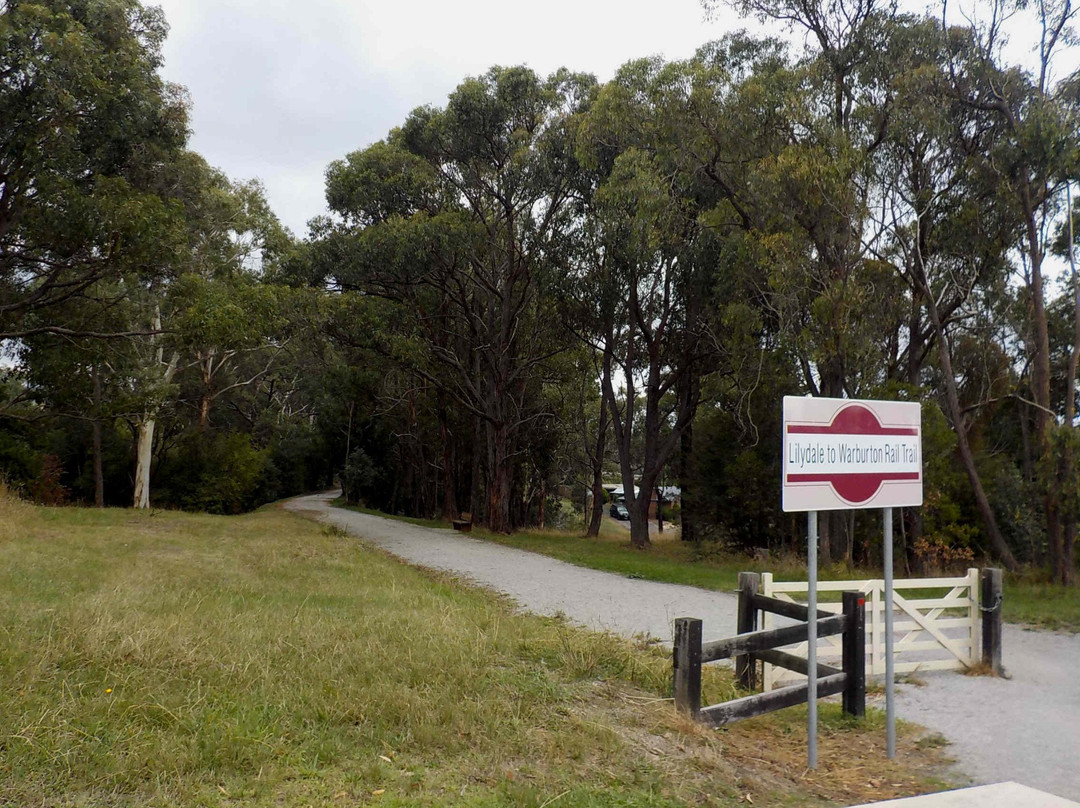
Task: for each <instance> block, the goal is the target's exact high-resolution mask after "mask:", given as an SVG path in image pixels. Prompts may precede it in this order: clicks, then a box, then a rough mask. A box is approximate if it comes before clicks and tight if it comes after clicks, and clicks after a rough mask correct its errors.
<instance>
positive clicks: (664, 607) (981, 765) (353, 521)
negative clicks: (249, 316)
mask: <svg viewBox="0 0 1080 808" xmlns="http://www.w3.org/2000/svg"><path fill="white" fill-rule="evenodd" d="M334 496H336V494H317V495H314V496H308V497H300V498H297V499H294V500H289V501H288V502H287V503H285V507H286V508H288V509H289V510H292V511H298V512H304V511H308V512H312V513H313V515H315V516H317V518H319V519H321V520H322V521H324V522H328V523H330V524H334V525H337V526H338V527H340V528H343V529H345V530H348V531H349V532H351V533H354V534H355V535H357V536H360V537H362V538H364V539H367V540H368V541H371V542H372V543H374V544H376V545H378V546H380V547H382V548H383V549H385V550H387V551H388V552H390V553H392V554H394V555H396V556H398V557H399V558H402V559H404V560H406V561H409V562H411V563H413V564H418V565H420V566H424V567H429V568H432V569H438V570H443V571H446V572H450V573H453V574H456V575H460V576H463V577H465V578H468V579H470V580H473V581H475V582H477V583H479V584H482V585H484V586H487V587H490V588H492V589H495V590H497V591H499V592H502V593H504V594H506V595H508V596H510V597H511V598H513V599H514V600H515V601H517V603H518V604H519V605H520V606H522V607H523V608H525V609H528V610H529V611H533V612H537V613H540V614H547V615H553V614H559V613H561V614H564V615H565V616H566V617H568V618H570V619H571V620H573V621H575V622H577V623H580V624H583V625H586V626H589V627H590V628H597V629H601V630H608V631H612V632H615V633H618V634H622V635H624V636H631V637H633V636H638V635H642V634H647V635H649V636H652V637H657V638H659V639H661V640H663V641H665V642H670V641H671V636H672V623H673V621H674V619H675V618H676V617H700V618H701V619H702V620H703V621H704V630H705V635H706V638H707V639H712V638H719V637H726V636H730V635H732V634H734V633H735V631H736V630H735V625H736V624H735V614H736V607H737V598H736V597H735V595H733V594H727V593H721V592H710V591H707V590H704V589H699V588H697V587H692V586H682V585H678V584H663V583H655V582H652V581H644V580H635V579H630V578H627V577H625V576H622V575H617V574H613V573H609V572H599V571H596V570H590V569H585V568H583V567H576V566H574V565H572V564H568V563H565V562H562V561H557V560H555V559H552V558H548V557H547V556H542V555H538V554H536V553H531V552H528V551H525V550H517V549H514V548H510V547H504V546H501V545H498V544H494V543H492V542H485V541H482V540H479V539H472V538H469V537H467V536H465V535H462V534H457V533H453V532H451V531H448V530H437V529H432V528H425V527H419V526H415V525H410V524H407V523H404V522H399V521H396V520H392V519H387V518H383V517H379V516H372V515H369V514H363V513H358V512H355V511H350V510H346V509H343V508H335V507H333V506H331V505H330V504H329V500H330V499H332V498H333V497H334ZM1003 650H1004V653H1003V657H1004V664H1005V668H1006V670H1007V671H1008V672H1009V674H1010V675H1011V677H1012V678H1011V679H1008V680H1006V679H995V678H991V677H978V676H962V675H960V674H957V673H952V672H942V673H935V674H925V675H922V676H921V678H920V677H911V678H910V679H909V683H907V684H903V685H902V686H900V687H898V688H897V692H898V699H897V701H898V703H897V708H898V714H899V716H900V717H901V718H903V719H905V720H909V721H914V722H916V723H919V724H922V725H923V726H925V727H928V728H929V729H931V730H934V731H937V732H940V733H941V734H942V735H943V736H944V737H946V738H947V739H948V740H949V741H950V742H951V744H952V746H951V747H950V748H949V753H950V754H951V755H952V756H954V757H955V758H956V759H957V761H958V766H959V768H960V769H961V770H962V771H963V772H964V774H966V775H968V776H969V777H971V778H972V779H973V781H974V782H975V783H994V782H1000V781H1003V780H1014V781H1016V782H1020V783H1023V784H1024V785H1027V786H1031V787H1033V788H1038V789H1042V790H1044V791H1049V792H1052V793H1054V794H1057V795H1059V796H1062V797H1066V798H1068V799H1073V800H1080V767H1078V766H1077V754H1078V751H1077V750H1080V688H1078V687H1077V686H1076V673H1077V671H1080V634H1062V633H1053V632H1041V631H1040V632H1037V631H1028V630H1025V629H1023V628H1020V627H1017V626H1011V625H1007V626H1006V627H1005V636H1004V649H1003ZM879 706H882V707H883V706H884V704H883V703H882V704H880V705H879Z"/></svg>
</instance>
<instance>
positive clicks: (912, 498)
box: [781, 396, 923, 769]
mask: <svg viewBox="0 0 1080 808" xmlns="http://www.w3.org/2000/svg"><path fill="white" fill-rule="evenodd" d="M783 468H784V471H783V474H784V478H783V482H782V485H781V492H782V495H783V509H784V511H786V512H793V511H806V512H807V519H808V521H807V531H806V532H807V548H806V574H807V578H808V579H809V583H808V597H807V600H808V611H809V620H808V621H807V632H806V635H807V653H806V656H807V676H806V680H807V699H808V705H807V706H808V714H807V736H808V738H807V748H808V762H809V767H810V768H811V769H814V768H817V690H818V688H817V574H818V520H817V517H818V511H829V510H853V509H856V508H881V509H882V511H883V514H884V520H885V525H884V527H885V547H884V553H883V555H884V566H885V713H886V748H887V751H888V755H889V757H890V758H893V757H895V756H896V717H895V713H894V705H893V679H894V660H893V653H894V645H893V612H892V609H893V546H892V509H893V508H895V507H903V506H917V505H922V493H923V492H922V411H921V408H920V406H919V404H918V403H916V402H907V401H856V400H851V399H840V398H809V397H806V398H802V397H798V396H785V397H784V442H783Z"/></svg>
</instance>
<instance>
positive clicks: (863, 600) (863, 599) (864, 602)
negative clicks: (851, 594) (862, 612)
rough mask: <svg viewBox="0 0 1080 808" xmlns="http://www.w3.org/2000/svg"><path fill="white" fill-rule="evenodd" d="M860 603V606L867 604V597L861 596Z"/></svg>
mask: <svg viewBox="0 0 1080 808" xmlns="http://www.w3.org/2000/svg"><path fill="white" fill-rule="evenodd" d="M859 605H860V606H865V605H866V598H859Z"/></svg>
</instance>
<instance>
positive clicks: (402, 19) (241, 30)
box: [149, 0, 742, 236]
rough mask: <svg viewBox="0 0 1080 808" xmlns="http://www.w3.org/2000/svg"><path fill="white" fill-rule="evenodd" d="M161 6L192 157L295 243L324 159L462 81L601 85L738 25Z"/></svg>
mask: <svg viewBox="0 0 1080 808" xmlns="http://www.w3.org/2000/svg"><path fill="white" fill-rule="evenodd" d="M149 2H155V0H149ZM156 4H158V5H161V7H162V8H163V9H164V10H165V15H166V17H167V18H168V21H169V24H170V26H171V30H170V33H169V38H168V40H167V41H166V43H165V68H164V71H163V73H164V76H165V78H166V79H167V80H169V81H174V82H178V83H180V84H183V85H184V86H186V87H187V88H188V90H189V91H190V93H191V100H192V106H193V108H192V118H191V124H192V129H193V137H192V140H191V147H192V148H193V149H195V150H196V151H198V152H199V153H201V154H202V155H203V156H204V157H205V158H206V159H207V160H208V161H209V162H210V163H211V164H212V165H215V166H217V167H218V168H221V169H223V170H224V171H225V172H226V173H227V174H228V175H229V176H230V177H231V178H233V179H250V178H252V177H258V178H259V179H261V180H262V181H263V182H264V183H265V185H266V189H267V193H268V196H269V198H270V204H271V206H272V207H273V209H274V211H275V212H276V213H277V215H278V216H279V217H280V218H281V220H282V221H283V222H284V223H285V224H286V225H287V226H288V227H289V228H290V229H291V230H292V231H293V232H294V233H295V234H296V235H298V236H303V235H305V234H306V231H307V227H306V223H307V221H308V220H309V219H310V218H312V217H313V216H316V215H318V214H319V213H321V212H323V211H324V209H325V205H324V200H323V172H324V171H325V169H326V165H327V164H328V163H329V162H330V161H331V160H336V159H338V158H341V157H344V156H345V155H346V154H348V153H349V152H351V151H354V150H356V149H359V148H363V147H365V146H368V145H370V144H371V143H374V142H375V141H377V140H380V139H382V138H383V137H385V136H386V134H387V133H388V132H389V130H390V129H391V128H392V127H394V126H397V125H398V124H400V123H402V122H403V121H404V120H405V117H406V116H407V115H408V113H409V112H411V111H412V110H413V109H414V108H416V107H418V106H421V105H424V104H434V105H436V106H442V105H443V104H445V103H446V97H447V95H448V94H449V93H450V91H452V90H453V89H454V87H456V86H457V85H458V84H459V83H460V82H461V81H462V79H464V78H465V77H466V76H475V75H478V74H480V73H483V72H484V71H486V70H487V69H488V68H489V67H491V66H492V65H496V64H499V65H516V64H527V65H529V66H530V67H531V68H533V69H534V70H536V71H537V72H538V73H540V74H542V75H546V74H548V73H550V72H552V71H554V70H556V69H557V68H559V67H562V66H566V67H569V68H570V69H572V70H580V71H586V72H591V73H595V74H596V75H597V77H598V78H600V79H607V78H610V77H611V76H612V75H613V73H614V72H615V70H616V69H617V68H618V67H619V66H620V65H621V64H623V63H624V62H626V61H628V60H629V59H633V58H637V57H640V56H649V55H654V54H659V55H663V56H665V57H667V58H669V59H679V58H685V57H688V56H690V55H692V54H693V52H694V50H695V49H696V48H697V47H698V46H699V45H701V44H702V43H704V42H706V41H708V40H710V39H715V38H718V37H719V36H721V35H722V34H723V33H724V32H725V31H726V30H729V29H736V28H739V27H742V24H741V23H740V22H739V21H738V20H737V19H736V18H734V17H730V18H729V20H728V21H715V22H706V21H705V20H704V15H703V12H702V9H701V5H700V4H699V2H698V0H662V1H661V0H649V2H645V0H547V2H545V3H529V4H525V3H520V2H514V1H513V0H456V1H455V2H447V1H446V0H442V1H441V2H429V1H428V0H421V1H419V2H418V1H417V0H406V1H405V2H401V1H398V2H395V0H305V1H304V2H297V0H293V2H290V3H285V2H279V0H156ZM725 23H726V24H725Z"/></svg>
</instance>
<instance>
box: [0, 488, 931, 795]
mask: <svg viewBox="0 0 1080 808" xmlns="http://www.w3.org/2000/svg"><path fill="white" fill-rule="evenodd" d="M0 592H2V594H3V599H2V602H0V634H2V636H3V642H4V646H5V654H4V655H3V657H2V659H0V671H2V674H3V676H2V684H0V726H2V727H4V730H3V733H2V735H0V748H2V749H3V754H2V755H0V804H4V805H30V804H35V805H50V806H76V805H78V806H105V805H109V806H118V805H148V806H166V805H169V806H174V805H200V806H222V808H224V806H278V805H298V806H299V805H319V806H337V805H350V806H351V805H363V804H373V805H386V806H405V805H410V806H412V805H431V806H441V805H463V806H496V805H522V806H534V808H539V806H542V805H552V806H556V805H557V806H601V805H602V806H677V805H685V804H695V805H725V806H732V805H736V804H740V802H745V801H747V800H748V799H749V800H752V801H753V803H754V804H757V805H824V804H835V803H844V804H850V803H852V802H858V801H862V800H863V799H869V798H871V797H873V798H887V797H892V796H897V795H903V794H911V793H917V792H919V791H923V790H926V789H928V788H930V787H932V786H933V785H934V784H935V783H936V781H935V780H934V779H933V778H934V774H935V772H936V771H937V770H938V769H937V767H938V766H940V764H941V757H940V753H938V752H936V751H934V750H933V749H928V748H926V747H925V745H923V746H920V739H919V736H918V734H917V733H915V732H914V731H911V730H906V731H905V732H903V733H902V738H903V741H902V743H903V746H902V750H903V751H902V760H903V761H904V763H903V764H902V765H896V764H890V763H888V762H887V761H885V760H884V759H883V758H884V756H883V754H881V752H880V749H879V748H877V747H880V745H881V744H880V740H881V739H880V738H879V737H878V736H882V732H881V731H880V727H878V726H877V725H876V723H878V722H879V719H878V718H876V717H874V718H871V719H870V721H869V722H868V723H867V724H865V725H861V726H852V725H850V724H849V723H848V722H847V721H846V720H845V719H844V718H843V716H841V715H840V714H839V712H838V710H837V708H835V707H833V706H825V707H824V709H823V711H822V738H821V768H820V769H819V771H818V772H815V773H807V772H805V770H804V758H803V755H804V754H805V751H804V746H803V743H804V740H803V733H804V730H803V728H802V727H803V726H804V725H803V724H801V723H800V721H802V720H804V716H805V713H803V714H802V715H803V718H802V719H800V713H799V711H798V710H794V711H789V712H788V713H781V714H778V715H776V716H772V717H768V718H765V719H758V720H756V721H751V722H745V723H744V724H740V725H736V726H734V727H731V728H730V729H727V730H724V731H722V732H710V731H706V730H704V729H702V728H700V727H698V726H696V725H694V724H691V723H689V722H687V721H685V720H684V719H683V718H681V717H680V716H678V715H676V714H675V713H674V712H673V710H672V709H671V705H670V702H669V701H668V700H667V699H666V698H665V696H666V692H667V688H668V677H669V664H670V663H669V660H668V657H667V654H665V653H663V652H661V651H659V650H658V649H655V648H649V647H642V646H635V645H633V644H631V643H628V642H626V641H623V640H621V639H618V638H615V637H611V636H607V635H599V634H595V633H592V632H586V631H583V630H578V629H576V628H572V627H570V626H567V625H565V624H564V623H562V622H560V621H558V620H551V619H541V618H537V617H532V616H527V615H520V614H516V613H515V612H514V611H513V610H512V609H511V608H510V606H509V605H508V604H507V603H506V602H504V601H503V600H502V599H500V598H498V597H496V596H494V595H492V594H490V593H488V592H485V591H481V590H477V589H474V588H469V587H465V586H462V585H461V584H460V583H458V582H455V581H453V580H450V579H448V578H446V577H445V576H438V575H432V574H428V573H425V572H422V571H419V570H416V569H413V568H410V567H407V566H404V565H402V564H400V563H397V562H395V561H393V560H391V559H389V558H388V557H386V556H385V555H383V554H382V553H380V552H377V551H374V550H372V549H370V548H366V547H364V546H362V545H360V544H359V543H358V542H356V541H355V540H354V539H352V538H348V537H345V536H343V535H342V534H340V533H338V532H336V531H333V530H330V529H326V528H322V527H320V526H318V525H315V524H312V523H309V522H306V521H304V520H301V519H299V518H297V517H294V516H291V515H289V514H286V513H283V512H281V511H271V510H267V511H262V512H259V513H256V514H251V515H248V516H243V517H210V516H202V515H192V514H180V513H160V512H159V513H136V512H132V511H124V510H106V511H96V510H81V509H75V508H64V509H50V508H34V507H31V506H28V505H25V504H23V503H19V502H15V501H12V500H11V499H9V498H6V497H0ZM731 690H732V685H731V681H730V678H729V675H728V673H727V672H726V671H723V670H710V672H709V677H708V679H707V687H706V695H707V696H709V697H711V698H712V699H718V698H724V697H726V696H727V695H729V694H730V693H731Z"/></svg>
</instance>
